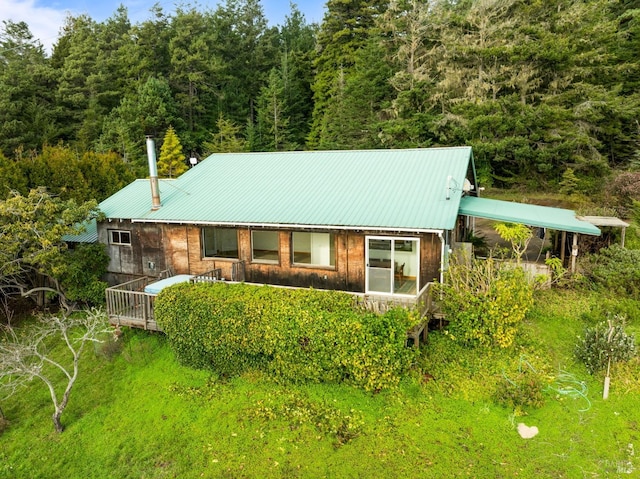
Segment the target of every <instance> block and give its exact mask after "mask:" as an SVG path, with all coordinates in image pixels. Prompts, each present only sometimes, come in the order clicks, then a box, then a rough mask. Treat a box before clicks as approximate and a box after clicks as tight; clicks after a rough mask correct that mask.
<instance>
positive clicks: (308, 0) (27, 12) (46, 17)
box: [0, 0, 326, 53]
mask: <svg viewBox="0 0 640 479" xmlns="http://www.w3.org/2000/svg"><path fill="white" fill-rule="evenodd" d="M155 3H158V4H160V6H161V7H162V8H163V10H164V11H165V13H171V12H173V10H174V9H175V4H176V3H181V2H179V1H178V0H121V1H118V0H106V1H105V0H93V1H92V0H37V1H36V0H0V22H1V21H3V20H11V21H13V22H20V21H24V22H26V23H27V25H29V30H31V33H32V34H33V36H34V37H35V38H37V39H39V40H40V42H41V43H42V44H43V45H44V47H45V49H46V50H47V52H48V53H51V47H52V45H53V44H54V43H55V42H56V40H57V38H58V34H59V32H60V29H61V27H62V25H63V24H64V19H65V17H66V16H67V14H69V13H70V14H71V15H80V14H88V15H89V16H90V17H91V18H92V19H94V20H95V21H97V22H102V21H104V20H106V19H107V18H109V17H110V16H111V15H113V13H114V12H115V11H116V9H117V8H118V6H119V5H121V4H122V5H124V6H125V7H127V10H128V14H129V19H130V20H131V23H138V22H142V21H144V20H146V19H148V18H149V9H150V8H151V7H152V6H153V5H154V4H155ZM182 3H186V4H192V5H194V6H195V7H196V8H197V9H198V10H204V9H206V8H211V9H215V8H216V6H217V4H218V3H219V2H218V1H217V0H200V1H193V2H182ZM290 3H291V1H290V0H261V4H262V8H263V11H264V14H265V16H266V17H267V20H269V25H271V26H275V25H282V24H283V23H284V19H285V16H286V15H288V14H289V12H290ZM294 3H296V5H297V6H298V10H300V11H301V12H302V13H303V14H304V16H305V18H306V20H307V22H308V23H313V22H315V23H320V22H322V17H323V15H324V10H325V8H324V5H325V3H326V2H325V1H322V0H297V1H295V2H294ZM1 26H2V25H0V27H1Z"/></svg>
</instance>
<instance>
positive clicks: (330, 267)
mask: <svg viewBox="0 0 640 479" xmlns="http://www.w3.org/2000/svg"><path fill="white" fill-rule="evenodd" d="M296 233H306V234H312V235H314V234H316V235H329V244H330V246H329V248H330V250H329V254H330V255H331V258H330V261H333V264H322V263H311V262H309V263H301V262H299V261H296V260H295V255H296V246H295V239H294V236H295V234H296ZM290 238H291V265H292V266H295V267H296V268H314V269H326V270H332V271H335V270H336V269H337V266H336V263H337V254H336V250H337V248H336V241H337V238H338V235H336V234H335V233H332V232H329V231H292V232H291V236H290Z"/></svg>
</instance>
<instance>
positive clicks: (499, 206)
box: [459, 196, 600, 236]
mask: <svg viewBox="0 0 640 479" xmlns="http://www.w3.org/2000/svg"><path fill="white" fill-rule="evenodd" d="M459 214H461V215H466V216H474V217H476V218H486V219H490V220H496V221H506V222H508V223H522V224H525V225H528V226H537V227H539V228H549V229H552V230H558V231H569V232H571V233H582V234H587V235H594V236H600V230H599V229H598V228H597V227H596V226H594V225H592V224H591V223H589V222H587V221H584V220H582V219H580V217H579V216H577V215H576V213H575V211H573V210H565V209H562V208H552V207H549V206H539V205H530V204H525V203H513V202H511V201H501V200H492V199H488V198H476V197H474V196H465V197H463V198H462V200H461V201H460V210H459Z"/></svg>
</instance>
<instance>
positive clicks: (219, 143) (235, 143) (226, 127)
mask: <svg viewBox="0 0 640 479" xmlns="http://www.w3.org/2000/svg"><path fill="white" fill-rule="evenodd" d="M216 127H217V128H218V131H217V132H216V133H212V134H211V139H210V140H209V141H205V142H204V143H203V145H202V146H203V148H204V155H205V157H206V156H209V155H211V154H212V153H233V152H239V151H247V142H246V141H245V140H244V138H242V137H241V136H240V127H239V126H237V125H236V124H234V123H233V122H232V121H231V120H227V119H226V118H224V117H222V116H220V118H218V121H217V123H216Z"/></svg>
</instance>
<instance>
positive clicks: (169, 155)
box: [158, 126, 187, 178]
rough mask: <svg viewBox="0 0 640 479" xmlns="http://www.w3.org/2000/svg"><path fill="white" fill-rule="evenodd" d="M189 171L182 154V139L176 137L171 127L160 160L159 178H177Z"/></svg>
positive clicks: (165, 136)
mask: <svg viewBox="0 0 640 479" xmlns="http://www.w3.org/2000/svg"><path fill="white" fill-rule="evenodd" d="M185 171H187V164H186V163H185V156H184V154H183V153H182V145H181V144H180V138H178V135H176V132H175V130H174V129H173V126H169V129H168V130H167V133H166V134H165V135H164V140H163V142H162V146H161V147H160V158H158V176H162V177H165V178H176V177H178V176H180V175H181V174H182V173H184V172H185Z"/></svg>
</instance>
